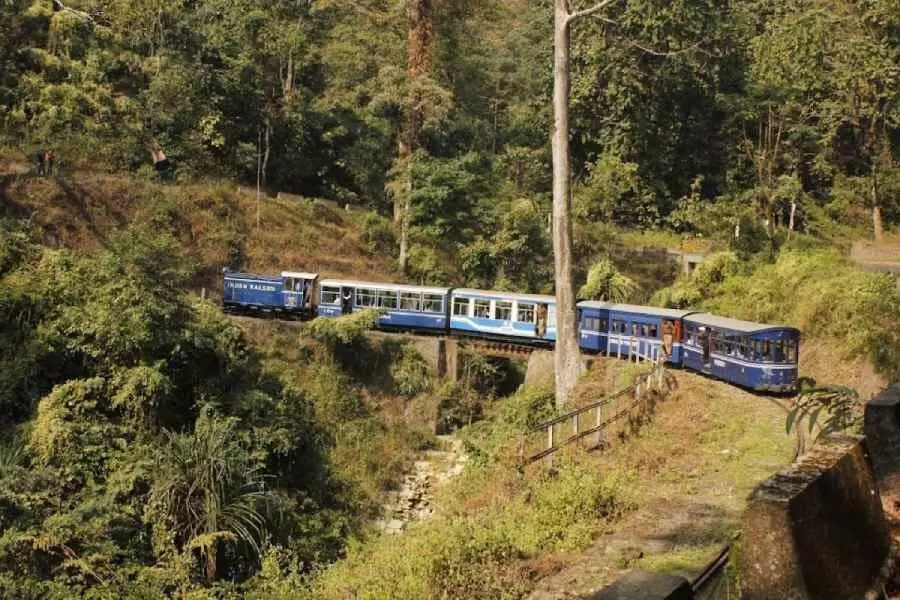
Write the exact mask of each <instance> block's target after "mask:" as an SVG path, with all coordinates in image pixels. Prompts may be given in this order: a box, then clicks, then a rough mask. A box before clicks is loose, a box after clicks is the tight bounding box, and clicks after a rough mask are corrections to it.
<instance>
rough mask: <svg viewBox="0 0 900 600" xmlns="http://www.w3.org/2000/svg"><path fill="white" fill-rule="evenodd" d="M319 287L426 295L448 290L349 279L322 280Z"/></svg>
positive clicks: (443, 292)
mask: <svg viewBox="0 0 900 600" xmlns="http://www.w3.org/2000/svg"><path fill="white" fill-rule="evenodd" d="M319 285H320V286H326V285H336V286H343V287H353V288H356V287H364V288H376V289H379V290H397V291H400V292H425V293H427V294H446V293H447V292H448V291H449V290H450V288H445V287H429V286H422V285H409V284H407V283H385V282H383V281H381V282H374V281H353V280H349V279H322V280H321V281H319Z"/></svg>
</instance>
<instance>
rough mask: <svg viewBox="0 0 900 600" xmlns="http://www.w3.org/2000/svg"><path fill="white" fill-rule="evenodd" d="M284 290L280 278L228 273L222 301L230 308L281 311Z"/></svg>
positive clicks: (224, 283) (225, 278)
mask: <svg viewBox="0 0 900 600" xmlns="http://www.w3.org/2000/svg"><path fill="white" fill-rule="evenodd" d="M282 289H283V286H282V281H281V278H280V277H268V276H266V275H253V274H250V273H229V272H226V273H225V274H224V282H223V286H222V290H223V295H222V301H223V302H224V303H225V304H226V305H230V306H253V307H258V308H271V309H280V308H283V307H284V300H283V298H282V293H281V292H282Z"/></svg>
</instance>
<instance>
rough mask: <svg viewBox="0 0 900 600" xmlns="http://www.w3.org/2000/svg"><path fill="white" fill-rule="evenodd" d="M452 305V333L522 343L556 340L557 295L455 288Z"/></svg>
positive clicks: (452, 292) (451, 300)
mask: <svg viewBox="0 0 900 600" xmlns="http://www.w3.org/2000/svg"><path fill="white" fill-rule="evenodd" d="M450 302H451V313H450V329H451V330H452V331H456V332H459V333H461V334H465V335H470V336H477V337H491V338H496V339H507V340H511V341H519V342H521V341H530V342H534V343H552V342H553V341H554V340H555V339H556V298H555V297H554V296H543V295H537V294H513V293H506V292H492V291H488V290H473V289H454V290H452V291H451V292H450Z"/></svg>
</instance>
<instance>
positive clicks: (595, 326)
mask: <svg viewBox="0 0 900 600" xmlns="http://www.w3.org/2000/svg"><path fill="white" fill-rule="evenodd" d="M583 329H584V330H585V331H600V319H598V318H597V317H585V318H584V326H583Z"/></svg>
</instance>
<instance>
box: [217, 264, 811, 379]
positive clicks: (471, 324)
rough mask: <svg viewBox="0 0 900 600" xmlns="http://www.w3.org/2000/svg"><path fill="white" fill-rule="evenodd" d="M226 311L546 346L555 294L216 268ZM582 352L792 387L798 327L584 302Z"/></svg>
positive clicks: (552, 335) (580, 308)
mask: <svg viewBox="0 0 900 600" xmlns="http://www.w3.org/2000/svg"><path fill="white" fill-rule="evenodd" d="M223 291H224V293H223V306H224V308H225V310H227V311H241V312H256V313H259V312H267V313H274V314H286V315H291V316H295V317H299V318H311V317H313V316H321V317H337V316H340V315H344V314H350V313H353V312H357V311H360V310H365V309H369V308H376V309H379V310H380V311H381V313H380V314H379V316H378V321H377V325H378V327H379V328H381V329H388V330H396V331H407V332H411V333H416V332H418V333H432V334H434V333H438V334H444V335H453V336H458V337H473V338H482V339H488V340H494V341H503V342H510V343H518V344H529V345H536V346H544V347H552V346H553V344H554V342H555V340H556V298H555V297H554V296H546V295H539V294H518V293H510V292H497V291H492V290H478V289H470V288H448V287H434V286H417V285H406V284H394V283H378V282H367V281H353V280H345V279H323V280H321V281H319V280H318V276H317V275H316V274H315V273H300V272H293V271H284V272H282V273H281V274H280V275H278V276H265V275H254V274H249V273H236V272H233V271H230V270H228V269H224V272H223ZM576 309H577V317H578V338H579V346H580V347H581V349H582V351H583V352H586V353H592V354H605V355H609V356H618V357H621V358H633V357H635V356H641V357H644V358H648V359H653V360H665V361H666V362H667V363H669V364H671V365H673V366H678V367H682V368H685V369H688V370H691V371H695V372H698V373H703V374H705V375H708V376H711V377H715V378H717V379H721V380H723V381H726V382H728V383H731V384H734V385H737V386H740V387H743V388H747V389H751V390H756V391H765V392H776V393H783V392H791V391H793V390H795V389H796V386H797V365H798V356H799V350H800V331H799V330H797V329H795V328H793V327H786V326H782V325H767V324H764V323H752V322H749V321H741V320H738V319H731V318H727V317H720V316H717V315H713V314H709V313H704V312H699V311H690V310H676V309H670V308H658V307H654V306H639V305H632V304H617V303H609V302H597V301H591V300H585V301H581V302H578V303H577V304H576Z"/></svg>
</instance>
